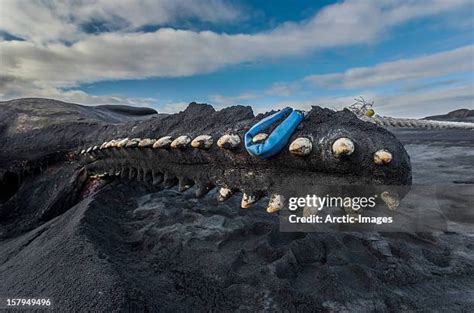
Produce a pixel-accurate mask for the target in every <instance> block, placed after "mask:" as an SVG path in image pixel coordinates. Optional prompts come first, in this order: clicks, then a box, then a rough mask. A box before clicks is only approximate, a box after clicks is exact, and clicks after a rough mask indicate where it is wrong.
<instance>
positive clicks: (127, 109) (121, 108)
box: [95, 104, 158, 116]
mask: <svg viewBox="0 0 474 313" xmlns="http://www.w3.org/2000/svg"><path fill="white" fill-rule="evenodd" d="M95 108H96V109H98V110H104V111H109V112H115V113H119V114H123V115H125V116H144V115H145V116H148V115H153V114H158V112H157V111H156V110H154V109H152V108H142V107H131V106H127V105H107V104H104V105H98V106H96V107H95Z"/></svg>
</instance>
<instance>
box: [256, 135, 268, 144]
mask: <svg viewBox="0 0 474 313" xmlns="http://www.w3.org/2000/svg"><path fill="white" fill-rule="evenodd" d="M267 138H268V134H265V133H258V134H256V135H255V136H253V138H252V142H253V143H261V142H264V141H265V140H267Z"/></svg>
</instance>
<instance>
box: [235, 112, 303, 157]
mask: <svg viewBox="0 0 474 313" xmlns="http://www.w3.org/2000/svg"><path fill="white" fill-rule="evenodd" d="M290 112H291V113H290ZM288 113H290V114H289V115H288V116H287V118H286V119H285V120H284V121H283V122H281V123H280V125H278V126H277V127H276V128H275V129H274V130H273V132H272V133H271V134H270V135H269V136H268V137H267V139H266V140H265V142H262V143H253V142H252V138H253V137H254V136H255V135H257V134H258V133H261V132H264V131H265V130H266V129H268V128H269V127H270V126H271V125H272V124H273V123H274V122H275V121H276V120H278V119H281V118H282V117H283V116H284V115H285V114H288ZM303 119H304V115H303V112H301V111H298V110H293V109H292V108H284V109H283V110H281V111H279V112H277V113H275V114H273V115H270V116H268V117H266V118H264V119H263V120H261V121H260V122H258V123H257V124H255V125H254V126H252V128H250V129H249V131H247V133H245V138H244V141H245V148H246V149H247V151H248V153H250V154H251V155H253V156H257V157H261V158H264V159H267V158H269V157H272V156H274V155H276V154H278V152H280V151H281V150H282V149H283V148H284V147H285V146H286V144H287V143H288V141H289V140H290V137H291V135H292V134H293V132H294V131H295V129H296V127H298V125H299V123H301V121H302V120H303Z"/></svg>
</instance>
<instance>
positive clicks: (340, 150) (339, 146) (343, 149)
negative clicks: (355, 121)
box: [332, 137, 354, 158]
mask: <svg viewBox="0 0 474 313" xmlns="http://www.w3.org/2000/svg"><path fill="white" fill-rule="evenodd" d="M353 152H354V143H353V142H352V140H350V139H349V138H344V137H343V138H339V139H337V140H336V141H334V143H333V144H332V153H333V154H334V156H335V157H336V158H340V157H342V156H349V155H351V154H352V153H353Z"/></svg>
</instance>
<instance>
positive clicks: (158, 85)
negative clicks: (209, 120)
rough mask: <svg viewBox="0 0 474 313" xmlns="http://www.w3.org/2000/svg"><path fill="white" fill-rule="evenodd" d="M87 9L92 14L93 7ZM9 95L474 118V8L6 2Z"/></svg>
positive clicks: (1, 91)
mask: <svg viewBox="0 0 474 313" xmlns="http://www.w3.org/2000/svg"><path fill="white" fill-rule="evenodd" d="M85 3H86V4H87V5H85ZM0 6H2V7H1V10H0V38H1V39H0V52H1V59H0V60H1V63H0V65H1V68H2V71H1V72H0V96H1V98H2V99H3V100H7V99H12V98H17V97H32V96H38V97H49V98H55V99H60V100H64V101H70V102H76V103H82V104H90V105H94V104H129V105H139V106H151V107H154V108H156V109H157V110H158V111H161V112H176V111H180V110H182V109H184V108H185V107H186V105H187V103H189V102H191V101H197V102H206V103H210V104H213V105H214V106H215V107H216V108H222V107H225V106H229V105H235V104H243V105H251V106H252V107H253V108H254V110H255V111H256V112H261V111H267V110H271V109H276V108H281V107H283V106H287V105H290V106H293V107H298V108H302V109H310V107H311V105H322V106H327V107H332V108H337V109H339V108H342V107H344V106H347V105H350V104H351V103H352V102H353V98H355V97H357V96H359V95H362V96H364V97H365V98H366V99H368V100H373V101H375V108H376V111H377V112H378V113H379V114H382V115H391V116H403V117H421V116H426V115H430V114H438V113H445V112H447V111H450V110H453V109H457V108H461V107H465V108H474V91H473V90H474V74H473V73H474V2H472V1H464V0H451V1H446V0H426V1H424V0H420V1H413V0H401V1H392V0H387V1H372V2H370V1H350V0H349V1H337V2H335V1H306V0H300V1H283V0H279V1H232V2H230V1H225V0H212V1H205V2H203V1H185V0H174V1H172V0H158V1H151V0H150V1H148V0H144V1H141V2H136V1H131V0H115V1H107V0H88V1H85V2H84V1H74V0H69V1H64V2H54V1H51V2H50V4H49V5H47V6H45V5H44V2H42V1H36V0H29V1H23V0H17V1H10V0H5V1H4V2H2V4H0Z"/></svg>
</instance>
